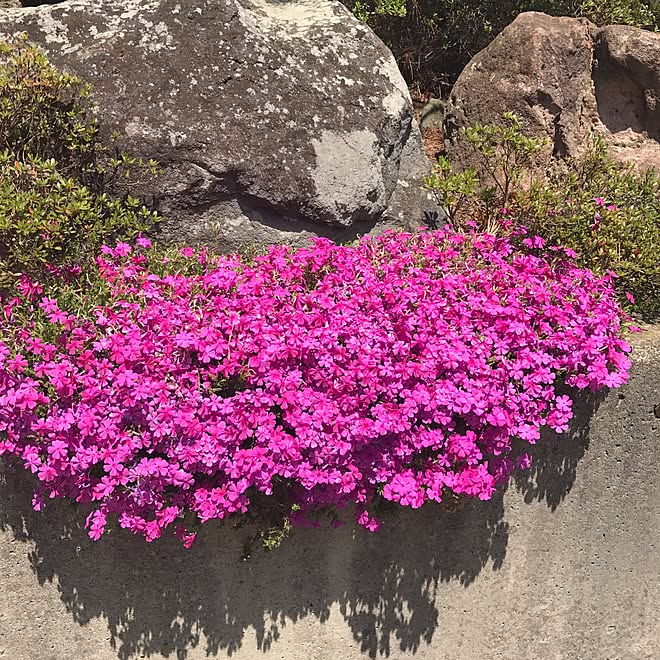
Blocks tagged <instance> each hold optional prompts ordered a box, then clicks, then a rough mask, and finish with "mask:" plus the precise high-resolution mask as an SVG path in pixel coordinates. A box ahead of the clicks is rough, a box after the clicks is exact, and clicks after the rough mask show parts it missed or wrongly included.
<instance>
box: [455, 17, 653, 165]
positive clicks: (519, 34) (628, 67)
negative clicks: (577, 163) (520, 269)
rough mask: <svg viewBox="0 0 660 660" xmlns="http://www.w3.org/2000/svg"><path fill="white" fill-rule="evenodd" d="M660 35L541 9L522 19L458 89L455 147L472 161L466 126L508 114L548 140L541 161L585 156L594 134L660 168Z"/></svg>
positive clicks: (616, 150)
mask: <svg viewBox="0 0 660 660" xmlns="http://www.w3.org/2000/svg"><path fill="white" fill-rule="evenodd" d="M659 100H660V34H655V33H652V32H646V31H644V30H640V29H637V28H633V27H628V26H623V25H614V26H609V27H605V28H597V27H596V26H595V25H594V24H593V23H590V22H589V21H587V20H586V19H575V18H556V17H551V16H547V15H546V14H541V13H537V12H527V13H523V14H520V15H519V16H518V18H516V20H515V21H514V22H513V23H512V24H511V25H509V26H508V27H507V28H506V29H505V30H503V31H502V33H501V34H500V35H499V36H498V37H497V38H496V39H495V40H494V41H493V42H492V43H491V44H490V45H489V46H488V47H487V48H485V49H484V50H483V51H481V52H480V53H478V54H477V55H476V56H475V57H474V58H473V59H472V61H471V62H470V63H469V64H468V65H467V67H466V68H465V70H464V71H463V72H462V74H461V75H460V77H459V79H458V81H457V82H456V84H455V86H454V88H453V89H452V92H451V95H450V99H449V103H448V107H447V112H446V117H445V130H446V138H447V141H446V148H447V151H448V153H449V155H450V157H451V158H453V159H454V160H455V161H457V162H459V163H461V164H463V165H466V164H469V163H470V162H471V161H472V159H473V155H472V152H471V150H470V149H469V147H467V146H466V144H465V140H464V129H465V128H466V127H468V126H472V125H475V124H479V123H481V124H493V123H498V122H500V121H501V119H502V114H503V113H504V112H506V111H513V112H515V113H516V114H518V115H519V116H520V117H522V119H523V120H524V123H525V125H526V127H527V129H528V131H529V132H530V133H531V134H534V135H537V136H541V137H547V138H548V147H547V150H546V152H545V154H543V157H542V158H541V165H542V164H543V163H546V162H547V161H548V160H549V159H550V158H551V157H552V156H557V157H569V156H579V155H580V154H581V153H583V151H584V149H585V148H586V146H587V144H588V137H589V135H590V133H592V132H596V133H598V134H600V135H602V136H603V137H604V138H605V140H606V142H607V143H608V145H609V147H610V152H611V154H612V156H613V157H615V158H617V159H619V160H631V161H634V162H636V163H637V164H638V165H639V166H641V167H647V166H655V167H657V168H660V142H659V140H660V101H659Z"/></svg>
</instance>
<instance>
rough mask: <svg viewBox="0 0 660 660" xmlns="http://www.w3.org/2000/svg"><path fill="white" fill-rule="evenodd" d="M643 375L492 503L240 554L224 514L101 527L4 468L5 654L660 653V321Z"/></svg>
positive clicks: (11, 659)
mask: <svg viewBox="0 0 660 660" xmlns="http://www.w3.org/2000/svg"><path fill="white" fill-rule="evenodd" d="M634 361H635V364H634V370H633V377H632V380H631V382H630V384H629V385H628V386H627V387H626V388H625V389H623V390H621V391H620V392H613V393H611V394H610V395H609V396H608V397H607V399H606V400H605V401H604V402H603V403H601V404H600V406H599V407H598V409H597V411H596V412H595V414H593V416H592V415H591V413H592V412H593V408H594V407H595V406H592V405H591V404H589V403H588V402H583V404H582V406H581V411H580V420H579V423H578V424H576V425H575V427H574V429H573V431H572V437H563V438H558V439H554V438H547V439H546V442H545V443H544V445H543V451H542V453H541V454H540V455H539V460H538V462H537V467H536V469H535V470H534V471H533V472H532V473H531V474H528V475H524V476H520V477H519V478H518V479H517V480H516V482H515V483H513V484H512V485H511V486H510V487H509V489H508V491H507V492H506V493H504V494H503V495H501V496H499V497H498V498H496V499H495V500H493V501H492V502H490V503H482V502H477V503H474V504H473V505H469V506H467V507H466V508H465V509H463V510H461V511H459V512H457V513H453V514H452V513H446V512H442V511H440V510H438V509H437V508H434V507H431V508H428V509H427V508H424V509H422V510H420V511H417V512H399V513H395V514H392V516H391V517H390V518H389V519H388V520H387V525H386V527H385V528H384V530H383V531H381V532H379V533H378V534H376V535H370V534H368V533H366V532H363V531H361V530H356V529H353V528H351V527H350V526H345V527H343V528H341V529H339V530H335V531H332V530H300V531H296V532H295V535H294V537H293V538H291V539H289V540H288V541H287V542H286V543H285V545H284V546H283V547H282V548H281V549H280V550H278V551H276V552H274V553H272V554H270V555H265V554H263V553H262V552H260V551H256V550H255V552H253V554H252V556H251V558H250V559H249V560H248V561H242V560H241V559H240V557H241V555H242V554H243V552H244V548H243V544H244V542H245V541H246V539H247V536H248V532H247V531H245V530H227V529H222V528H219V527H214V526H211V525H209V526H208V529H207V530H206V531H205V532H204V533H202V534H201V537H200V538H199V540H198V542H197V543H196V544H195V546H194V547H193V548H192V549H191V550H189V551H186V550H184V549H182V548H181V547H180V546H179V545H178V543H177V542H175V541H170V540H165V541H162V542H159V543H155V544H153V545H147V544H145V543H144V542H143V541H142V540H141V539H137V538H134V537H131V536H128V535H122V534H121V533H119V534H117V535H116V537H114V538H112V537H109V538H104V539H103V540H102V541H101V542H99V543H96V544H94V543H92V542H90V541H89V540H88V539H87V538H86V536H85V533H84V531H82V530H81V529H80V522H81V521H80V516H79V515H78V514H77V513H76V511H75V509H73V508H71V507H69V506H67V505H62V506H55V510H54V511H51V512H50V513H49V515H48V516H41V515H39V514H35V513H33V512H32V511H31V510H30V504H29V501H30V485H29V483H28V482H27V481H26V479H25V477H24V476H23V475H21V474H20V473H12V472H8V471H7V470H6V469H5V471H4V475H3V477H2V478H0V530H1V531H0V658H3V659H4V658H7V659H8V660H114V659H115V658H120V659H122V660H129V659H130V660H132V659H133V658H176V659H177V660H183V659H189V660H196V659H199V658H207V657H218V658H225V657H227V656H232V657H233V658H236V660H253V659H262V658H263V659H264V660H271V659H275V658H280V659H284V660H334V659H337V660H353V659H357V658H363V657H391V658H395V659H398V658H408V657H415V658H419V659H420V660H441V659H442V660H459V659H460V660H471V659H475V660H482V659H486V658H487V659H488V660H496V659H506V660H509V659H511V660H518V659H521V660H533V659H539V660H554V659H557V660H559V659H562V660H563V659H570V660H581V659H585V660H641V659H643V658H648V659H651V658H653V659H657V658H660V486H659V479H658V467H659V466H660V419H657V418H656V417H655V415H654V412H653V408H654V405H656V404H660V332H658V331H657V330H656V331H655V332H649V333H648V334H646V335H644V336H642V337H639V338H637V339H636V340H635V353H634Z"/></svg>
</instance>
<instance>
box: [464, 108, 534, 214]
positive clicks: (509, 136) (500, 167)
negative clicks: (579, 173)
mask: <svg viewBox="0 0 660 660" xmlns="http://www.w3.org/2000/svg"><path fill="white" fill-rule="evenodd" d="M502 119H503V123H502V124H497V125H481V124H477V125H476V126H472V127H470V128H468V129H467V130H466V132H465V135H466V138H467V141H468V142H469V143H470V144H471V145H472V147H473V148H474V149H475V151H476V153H477V154H478V155H479V157H480V160H481V165H482V167H483V169H484V170H485V172H486V173H487V174H488V175H489V179H488V180H489V181H490V182H492V184H493V187H492V188H491V190H490V192H489V191H486V194H487V195H489V197H490V198H492V199H497V197H499V202H498V204H499V207H500V208H506V207H507V206H508V204H509V198H510V196H511V193H512V191H513V189H514V187H515V186H518V185H519V184H520V182H521V180H522V178H523V176H524V174H525V172H526V171H527V168H529V167H530V165H532V164H533V160H534V156H535V155H536V154H537V153H538V152H539V151H541V149H542V148H543V146H544V145H545V144H546V143H547V140H545V139H542V138H534V137H529V136H527V135H525V133H524V132H523V127H522V123H521V120H520V118H519V117H518V116H517V115H516V114H514V113H513V112H506V113H504V115H503V117H502Z"/></svg>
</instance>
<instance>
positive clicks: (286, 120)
mask: <svg viewBox="0 0 660 660" xmlns="http://www.w3.org/2000/svg"><path fill="white" fill-rule="evenodd" d="M17 32H26V33H27V34H28V35H29V37H30V39H31V40H32V41H33V42H35V43H37V44H38V45H40V46H42V47H43V48H44V49H45V50H46V52H47V54H48V55H49V57H50V59H51V61H52V62H53V63H54V64H56V65H57V66H59V67H60V68H63V69H65V70H68V71H71V72H73V73H75V74H77V75H79V76H81V77H82V78H84V79H86V80H87V81H89V82H90V83H92V85H93V90H94V91H93V99H94V101H95V103H96V105H97V106H98V112H99V114H100V116H101V119H102V122H103V125H104V127H105V128H104V130H107V131H108V134H109V132H110V131H112V130H118V131H119V132H121V133H122V134H123V135H124V138H123V139H122V140H120V142H119V147H120V148H122V149H124V150H126V151H129V152H130V153H131V154H135V155H142V156H148V157H154V158H156V159H157V160H158V161H159V163H160V164H161V167H162V168H163V170H164V174H163V175H162V176H161V177H159V178H158V182H157V183H156V184H150V185H155V186H157V187H156V188H154V189H151V188H144V189H141V190H138V191H137V192H138V193H139V194H141V195H142V196H143V197H144V198H145V199H151V198H152V196H153V195H155V197H156V199H157V205H158V208H159V209H160V210H161V212H162V213H163V215H164V216H165V217H166V218H167V221H166V223H165V225H164V233H165V235H166V237H168V238H172V239H178V240H185V241H209V240H219V242H220V243H221V244H222V245H224V246H226V247H236V246H238V245H239V244H245V243H254V242H257V243H268V242H273V241H279V240H285V241H289V242H293V243H300V242H302V241H304V240H306V238H307V237H309V236H310V235H313V234H321V235H326V236H330V237H332V238H337V239H349V238H352V237H354V236H355V235H357V234H358V233H366V232H368V231H370V230H372V229H373V228H374V227H376V225H378V226H379V227H383V226H389V225H392V224H394V225H404V226H405V225H406V224H407V223H410V224H419V222H420V220H421V217H422V215H423V214H422V211H423V207H424V204H425V200H426V197H427V196H426V195H425V194H423V193H422V192H421V191H420V181H421V177H422V176H423V175H424V174H425V173H426V172H427V170H428V166H429V164H428V161H427V160H426V159H425V157H424V155H423V151H422V147H421V139H420V135H419V130H418V128H417V125H416V123H415V121H414V119H413V112H412V105H411V101H410V97H409V94H408V91H407V88H406V86H405V83H404V81H403V78H402V77H401V74H400V73H399V71H398V69H397V66H396V64H395V61H394V58H393V57H392V55H391V53H390V52H389V50H388V49H387V48H386V47H385V46H384V45H383V44H382V42H380V40H379V39H378V38H377V37H376V36H375V35H374V34H373V33H372V32H371V30H370V29H369V28H367V27H366V26H364V25H362V24H361V23H360V22H359V21H357V20H356V19H355V18H354V17H353V16H352V15H351V14H350V13H349V12H348V11H347V10H346V9H345V8H344V7H343V6H342V5H341V4H340V3H339V2H335V1H334V0H291V1H282V0H68V1H66V2H62V3H60V4H57V5H54V6H42V7H35V8H25V9H13V10H5V11H0V33H3V34H4V35H12V34H15V33H17Z"/></svg>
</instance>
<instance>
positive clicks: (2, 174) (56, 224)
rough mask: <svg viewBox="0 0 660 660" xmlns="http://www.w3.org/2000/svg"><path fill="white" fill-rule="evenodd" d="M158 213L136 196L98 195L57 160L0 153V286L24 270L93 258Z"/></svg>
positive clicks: (43, 270)
mask: <svg viewBox="0 0 660 660" xmlns="http://www.w3.org/2000/svg"><path fill="white" fill-rule="evenodd" d="M156 220H157V218H156V216H155V215H154V214H153V213H151V212H150V211H148V210H147V209H146V208H144V207H142V206H141V205H140V204H139V202H138V201H137V200H135V199H132V198H130V197H129V198H128V199H127V200H126V201H125V202H121V201H119V200H116V199H112V198H111V197H109V196H107V195H98V194H96V193H94V192H92V191H91V190H90V189H89V188H87V187H85V186H83V185H81V184H80V183H79V182H77V181H76V180H75V179H74V178H72V177H67V176H65V175H63V174H61V173H60V172H59V171H58V168H57V163H56V162H55V161H54V160H52V159H51V160H48V161H44V160H41V159H38V158H33V157H29V158H27V159H26V160H22V161H19V160H16V158H15V157H14V155H13V154H12V153H10V152H8V151H5V152H2V153H0V290H2V289H7V288H11V286H12V285H13V283H14V282H15V280H16V277H17V276H18V275H20V274H21V273H26V274H29V275H31V276H36V277H38V278H43V277H44V276H46V275H47V274H48V272H56V269H61V268H65V269H66V268H67V267H72V266H75V265H78V264H81V263H85V262H87V261H89V260H90V259H92V258H93V257H94V256H95V254H96V252H97V251H98V248H99V247H100V245H101V244H102V243H103V242H106V241H117V240H127V239H130V238H133V237H135V236H136V235H137V234H138V232H140V231H146V230H148V229H149V228H151V227H152V226H153V224H154V222H155V221H156Z"/></svg>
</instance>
